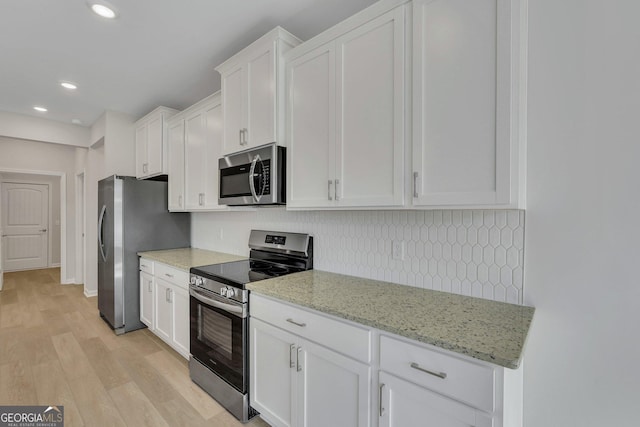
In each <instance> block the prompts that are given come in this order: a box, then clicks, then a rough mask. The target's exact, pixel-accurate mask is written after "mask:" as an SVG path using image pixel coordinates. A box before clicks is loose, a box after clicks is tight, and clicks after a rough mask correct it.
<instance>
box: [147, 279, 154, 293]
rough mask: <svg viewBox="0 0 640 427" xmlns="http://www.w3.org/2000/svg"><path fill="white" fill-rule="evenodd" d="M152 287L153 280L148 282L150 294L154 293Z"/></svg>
mask: <svg viewBox="0 0 640 427" xmlns="http://www.w3.org/2000/svg"><path fill="white" fill-rule="evenodd" d="M151 285H152V283H151V280H149V281H148V282H147V289H148V291H149V293H151V292H153V289H152V288H151Z"/></svg>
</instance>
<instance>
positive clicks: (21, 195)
mask: <svg viewBox="0 0 640 427" xmlns="http://www.w3.org/2000/svg"><path fill="white" fill-rule="evenodd" d="M1 216H2V245H3V250H2V268H3V269H4V271H14V270H29V269H36V268H45V267H47V265H48V247H49V243H48V241H49V232H48V230H49V186H48V185H46V184H21V183H12V182H3V183H2V215H1Z"/></svg>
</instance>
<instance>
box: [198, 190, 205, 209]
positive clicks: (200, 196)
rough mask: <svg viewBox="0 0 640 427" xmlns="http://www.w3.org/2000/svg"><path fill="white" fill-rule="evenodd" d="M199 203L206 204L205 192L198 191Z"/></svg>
mask: <svg viewBox="0 0 640 427" xmlns="http://www.w3.org/2000/svg"><path fill="white" fill-rule="evenodd" d="M198 204H199V205H200V206H203V205H204V193H198Z"/></svg>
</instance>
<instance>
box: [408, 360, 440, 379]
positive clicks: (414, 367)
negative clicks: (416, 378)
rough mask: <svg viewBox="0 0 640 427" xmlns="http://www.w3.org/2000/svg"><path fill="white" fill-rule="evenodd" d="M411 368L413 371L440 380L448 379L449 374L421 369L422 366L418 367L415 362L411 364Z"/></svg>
mask: <svg viewBox="0 0 640 427" xmlns="http://www.w3.org/2000/svg"><path fill="white" fill-rule="evenodd" d="M411 367H412V368H413V369H417V370H418V371H421V372H424V373H426V374H429V375H433V376H434V377H438V378H442V379H445V378H447V374H446V373H444V372H433V371H430V370H428V369H424V368H421V367H420V365H418V364H417V363H415V362H412V363H411Z"/></svg>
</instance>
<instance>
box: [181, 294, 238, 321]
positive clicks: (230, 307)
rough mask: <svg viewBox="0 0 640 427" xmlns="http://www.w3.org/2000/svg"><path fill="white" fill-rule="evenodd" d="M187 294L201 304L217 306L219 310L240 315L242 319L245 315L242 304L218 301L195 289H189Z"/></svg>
mask: <svg viewBox="0 0 640 427" xmlns="http://www.w3.org/2000/svg"><path fill="white" fill-rule="evenodd" d="M189 295H191V296H192V297H194V298H195V299H197V300H198V301H200V302H201V303H203V304H207V305H210V306H212V307H216V308H219V309H220V310H224V311H226V312H227V313H231V314H233V315H234V316H237V317H241V318H243V319H244V318H245V317H247V314H246V313H245V310H244V307H243V305H236V304H229V303H227V302H222V301H218V300H215V299H213V298H210V297H209V296H206V295H203V294H202V293H201V292H198V291H197V290H195V289H189Z"/></svg>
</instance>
